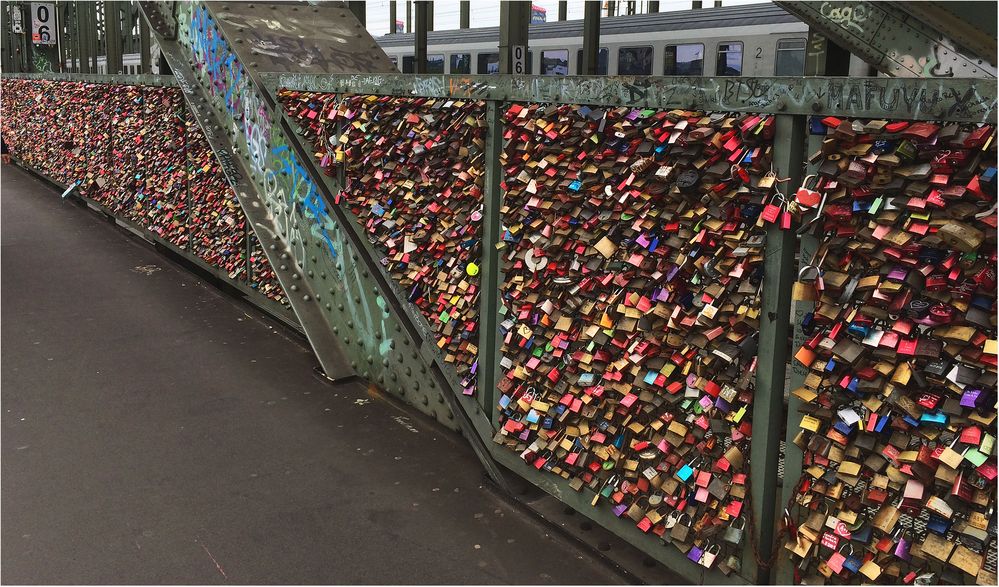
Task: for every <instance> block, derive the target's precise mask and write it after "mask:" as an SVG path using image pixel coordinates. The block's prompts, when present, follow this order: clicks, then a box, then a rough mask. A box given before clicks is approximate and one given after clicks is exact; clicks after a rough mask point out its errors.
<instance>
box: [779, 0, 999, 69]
mask: <svg viewBox="0 0 999 587" xmlns="http://www.w3.org/2000/svg"><path fill="white" fill-rule="evenodd" d="M776 3H777V4H778V5H780V6H781V7H782V8H783V9H784V10H787V11H788V12H790V13H791V14H794V15H795V16H797V17H798V18H800V19H801V20H802V21H804V22H805V23H807V24H808V25H809V26H812V27H814V28H816V29H818V30H819V31H821V32H822V33H823V34H825V35H826V36H828V37H829V38H830V39H833V40H834V41H836V43H837V44H839V45H841V46H843V47H845V48H846V49H849V50H850V52H851V53H854V54H855V55H857V56H859V57H861V58H862V59H864V60H865V61H867V62H868V63H870V64H871V65H873V66H874V67H875V68H877V70H878V71H880V72H881V73H884V74H887V75H890V76H893V77H961V78H984V79H995V78H996V68H995V66H994V65H992V64H990V63H988V62H986V61H985V60H984V59H981V58H979V57H976V56H969V55H966V54H964V53H962V52H961V51H960V49H958V47H957V45H955V43H954V42H953V41H951V40H950V39H948V38H947V37H945V36H943V35H942V34H940V32H938V31H937V30H934V29H933V28H932V27H930V26H927V25H926V24H924V23H922V22H920V20H919V19H917V18H913V17H912V16H910V15H909V14H907V13H906V12H905V10H904V8H901V7H900V6H899V5H898V4H897V3H888V2H870V1H867V0H827V1H824V2H803V1H800V0H794V1H789V0H779V1H777V2H776ZM909 4H910V3H905V7H908V6H909Z"/></svg>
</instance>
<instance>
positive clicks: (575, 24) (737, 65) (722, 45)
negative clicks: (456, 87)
mask: <svg viewBox="0 0 999 587" xmlns="http://www.w3.org/2000/svg"><path fill="white" fill-rule="evenodd" d="M528 39H529V47H528V55H527V61H526V69H527V71H526V73H528V74H539V75H569V74H570V73H571V74H577V75H578V74H580V73H581V72H582V60H583V58H582V55H583V21H582V20H568V21H555V22H545V23H538V24H532V25H530V27H529V31H528ZM376 41H377V43H378V44H379V46H381V48H382V49H383V50H384V51H385V53H387V54H388V56H389V58H390V59H391V60H392V61H393V63H395V64H396V67H397V68H398V69H399V71H401V72H402V73H413V72H414V71H415V61H414V57H413V44H414V35H413V34H412V33H395V34H389V35H383V36H381V37H378V38H377V39H376ZM807 42H808V25H807V24H805V23H803V22H801V21H800V20H798V18H797V17H795V16H794V15H792V14H789V13H788V12H786V11H785V10H784V9H782V8H781V7H780V6H777V5H776V4H773V3H769V2H768V3H762V4H749V5H742V6H721V7H713V8H701V9H691V10H682V11H674V12H660V13H653V14H635V15H625V16H614V17H603V18H601V19H600V48H599V53H598V59H597V74H598V75H664V76H750V77H767V76H783V75H787V76H800V75H804V73H805V52H806V45H807ZM498 43H499V27H484V28H474V29H458V30H448V31H430V32H428V33H427V73H450V74H495V73H499V51H498ZM850 73H851V75H872V71H871V69H870V68H869V67H868V66H867V64H866V63H864V62H863V61H862V60H860V59H859V58H857V57H856V56H851V62H850Z"/></svg>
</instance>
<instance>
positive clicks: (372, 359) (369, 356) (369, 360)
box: [365, 355, 375, 365]
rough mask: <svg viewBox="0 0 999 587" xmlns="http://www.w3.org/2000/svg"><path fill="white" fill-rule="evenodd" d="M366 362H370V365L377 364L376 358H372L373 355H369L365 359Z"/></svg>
mask: <svg viewBox="0 0 999 587" xmlns="http://www.w3.org/2000/svg"><path fill="white" fill-rule="evenodd" d="M365 360H367V361H368V364H369V365H370V364H372V363H374V362H375V358H374V357H373V356H371V355H368V356H367V357H365Z"/></svg>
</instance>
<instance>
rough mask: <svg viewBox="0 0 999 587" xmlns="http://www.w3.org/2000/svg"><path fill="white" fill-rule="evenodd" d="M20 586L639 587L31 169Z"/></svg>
mask: <svg viewBox="0 0 999 587" xmlns="http://www.w3.org/2000/svg"><path fill="white" fill-rule="evenodd" d="M0 218H2V223H0V264H2V268H3V272H2V284H0V287H2V289H0V304H2V312H3V321H2V336H0V342H2V348H3V353H2V376H0V379H2V406H3V410H2V421H0V422H2V433H0V434H2V445H0V454H2V475H3V484H2V506H3V524H2V541H3V564H2V573H0V575H2V576H0V580H2V582H4V583H208V584H214V583H224V582H234V583H405V584H412V583H443V584H453V583H490V584H492V583H548V582H560V583H579V584H588V583H620V582H622V578H621V576H619V575H618V574H616V573H615V572H614V571H613V570H612V569H611V568H610V567H609V566H607V565H606V564H605V563H603V562H602V561H600V560H597V559H595V558H594V557H593V556H592V554H591V553H589V552H588V551H582V550H579V549H577V548H576V547H575V545H574V544H572V543H571V542H569V541H567V540H566V539H565V538H564V537H562V536H560V535H558V534H553V533H551V532H550V531H549V529H548V528H547V527H546V526H545V525H543V524H542V523H540V522H538V521H537V520H536V519H535V518H533V517H531V516H529V515H528V514H526V513H524V512H523V511H521V510H520V509H518V508H515V507H513V506H512V505H511V504H510V503H509V502H508V501H507V500H505V499H503V498H502V497H500V496H498V495H497V494H495V493H494V492H493V490H492V489H491V488H490V487H489V486H488V484H486V483H485V481H484V477H483V475H482V472H481V467H480V466H479V464H478V463H477V461H476V459H475V456H474V455H473V454H472V452H471V450H470V449H469V448H468V447H467V446H466V445H465V444H464V441H463V440H462V439H461V438H460V437H459V436H457V435H455V434H453V433H452V432H450V431H447V430H445V429H443V428H440V427H439V426H437V425H436V424H435V423H434V422H432V421H430V420H428V419H426V418H423V417H421V416H420V415H419V414H417V413H415V412H414V411H409V410H406V409H404V408H403V407H400V406H397V405H395V404H393V403H390V402H389V401H388V400H386V399H384V398H382V397H380V396H379V395H378V394H377V393H375V392H373V391H369V389H367V387H366V386H365V385H364V384H362V383H360V382H348V383H341V384H337V385H333V384H329V383H326V382H323V381H320V380H319V379H318V378H316V377H315V376H314V375H313V374H312V368H313V366H314V365H315V360H314V358H313V357H312V356H311V354H310V352H309V349H308V347H307V345H306V343H305V342H304V340H302V339H301V338H300V337H299V336H298V335H296V334H295V333H293V332H291V331H289V330H288V329H287V328H286V327H284V326H282V325H279V324H278V323H277V322H273V321H271V320H269V319H268V318H266V317H264V316H262V315H261V313H260V312H259V311H258V310H256V309H255V308H252V307H251V306H249V305H248V304H245V303H244V302H242V301H240V300H238V299H236V298H233V297H230V296H228V295H226V294H224V293H222V292H220V291H219V290H217V289H215V288H214V287H212V286H210V285H208V284H206V283H204V282H202V281H201V280H200V279H199V278H198V277H196V276H194V275H193V274H191V273H190V272H188V271H187V270H186V269H185V268H183V267H180V266H179V265H176V264H174V262H173V261H171V260H170V259H168V258H167V257H165V256H163V255H161V254H159V253H157V252H156V251H155V250H153V249H152V248H151V247H150V246H148V245H146V244H145V243H142V242H141V241H139V240H138V239H136V238H134V237H132V236H131V235H128V234H127V233H125V232H124V231H123V230H120V229H116V228H115V227H114V226H112V225H110V224H107V223H105V222H103V221H102V220H101V219H100V217H99V216H97V215H96V214H94V213H92V212H90V211H89V210H87V209H85V208H82V207H81V206H80V205H79V204H78V203H74V202H73V201H71V200H61V199H60V198H59V193H58V191H56V190H55V189H54V188H53V187H51V186H50V185H48V184H46V183H43V182H41V181H40V180H38V179H36V178H35V177H33V176H31V175H29V174H27V173H26V172H24V171H22V170H20V169H18V168H15V167H13V166H9V165H8V166H4V167H3V169H2V194H0Z"/></svg>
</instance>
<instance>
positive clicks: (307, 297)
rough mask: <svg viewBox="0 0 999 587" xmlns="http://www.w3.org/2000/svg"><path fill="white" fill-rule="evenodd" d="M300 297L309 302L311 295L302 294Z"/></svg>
mask: <svg viewBox="0 0 999 587" xmlns="http://www.w3.org/2000/svg"><path fill="white" fill-rule="evenodd" d="M302 299H303V300H305V301H306V302H311V301H312V296H310V295H309V294H305V295H304V296H302Z"/></svg>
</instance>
